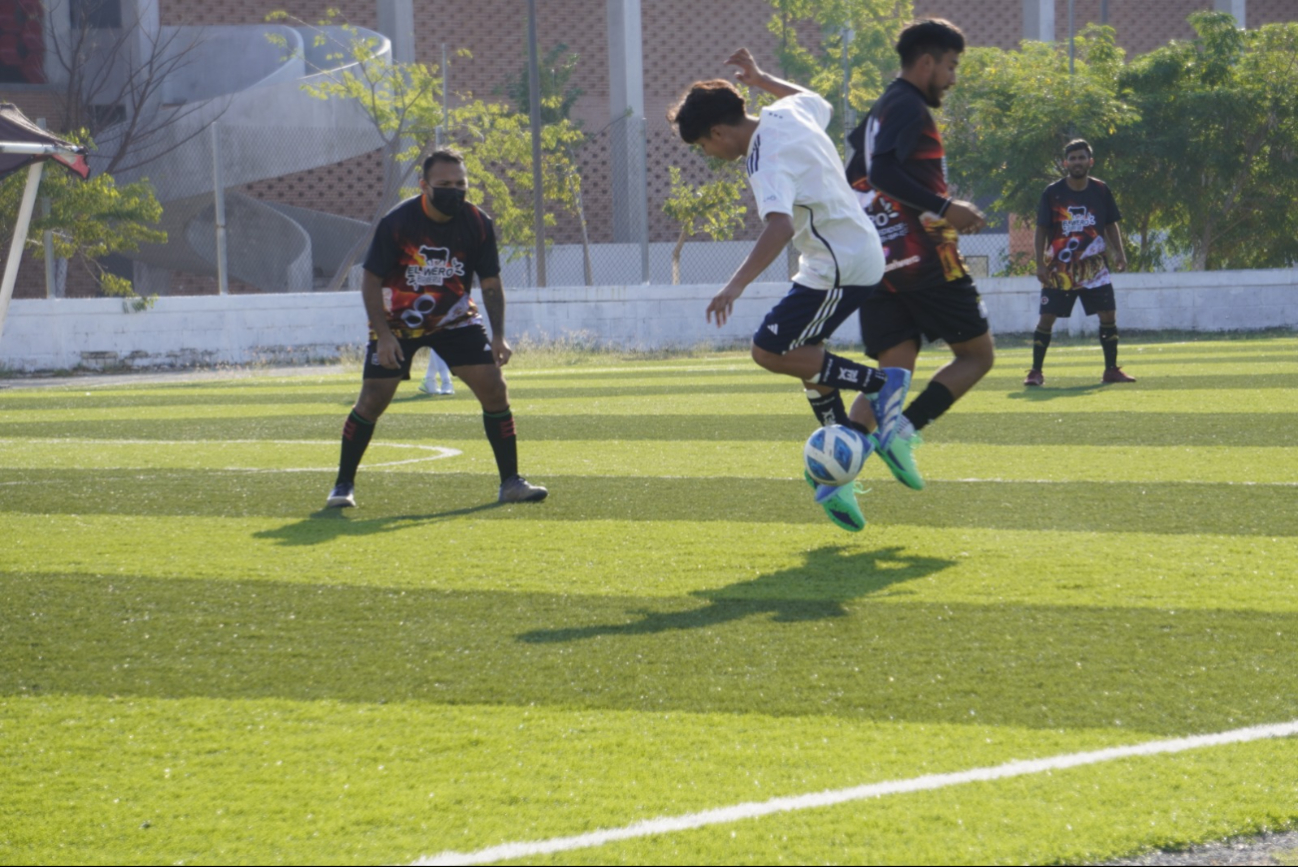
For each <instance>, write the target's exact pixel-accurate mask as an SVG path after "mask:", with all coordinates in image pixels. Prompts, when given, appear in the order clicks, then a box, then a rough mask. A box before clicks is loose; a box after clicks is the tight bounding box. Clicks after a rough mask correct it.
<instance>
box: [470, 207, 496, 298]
mask: <svg viewBox="0 0 1298 867" xmlns="http://www.w3.org/2000/svg"><path fill="white" fill-rule="evenodd" d="M478 218H479V219H481V220H482V238H481V239H480V241H479V244H478V249H477V250H476V251H474V257H473V259H474V261H473V273H474V274H477V275H478V280H479V281H481V280H489V279H491V278H492V277H499V276H500V251H499V249H498V248H497V246H496V226H495V224H494V223H493V222H492V220H491V218H490V217H488V216H487V215H486V214H484V213H482V212H481V211H479V212H478Z"/></svg>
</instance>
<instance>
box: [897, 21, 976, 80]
mask: <svg viewBox="0 0 1298 867" xmlns="http://www.w3.org/2000/svg"><path fill="white" fill-rule="evenodd" d="M948 51H954V52H956V53H957V54H959V53H961V52H963V51H964V33H962V32H961V31H960V28H959V27H956V26H955V25H954V24H952V23H951V22H950V21H947V20H946V19H945V18H921V19H919V20H918V21H912V22H911V23H910V24H907V25H906V29H905V30H903V31H901V36H899V37H897V53H898V54H900V55H901V66H902V68H903V69H906V68H908V67H909V66H910V65H911V64H913V63H914V62H915V61H916V60H919V58H920V56H921V55H924V54H931V55H933V56H934V57H935V58H939V59H940V58H941V57H942V55H943V54H946V53H947V52H948Z"/></svg>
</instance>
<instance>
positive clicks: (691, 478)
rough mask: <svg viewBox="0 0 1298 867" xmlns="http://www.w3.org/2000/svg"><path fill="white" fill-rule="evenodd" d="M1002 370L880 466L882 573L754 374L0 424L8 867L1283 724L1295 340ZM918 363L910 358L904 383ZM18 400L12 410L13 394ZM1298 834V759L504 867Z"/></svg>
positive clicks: (846, 783)
mask: <svg viewBox="0 0 1298 867" xmlns="http://www.w3.org/2000/svg"><path fill="white" fill-rule="evenodd" d="M1028 359H1029V356H1028V350H1026V349H1014V350H1007V351H1003V352H1002V354H1001V356H1000V358H999V362H998V366H997V368H996V370H995V371H993V373H992V374H991V375H990V376H989V377H988V379H987V380H985V381H984V383H983V384H982V385H980V386H979V388H978V389H976V390H975V391H974V392H973V393H971V394H970V395H969V396H968V397H967V398H966V399H965V400H963V401H961V402H960V403H959V404H957V406H956V407H955V409H954V410H952V412H951V413H950V414H949V415H948V416H946V417H945V418H943V419H941V420H939V421H938V422H937V423H936V424H935V425H934V426H932V427H931V428H930V429H929V430H927V431H926V432H925V435H926V439H927V441H928V442H927V444H926V445H925V446H924V447H923V449H922V450H921V451H919V452H918V453H917V454H918V458H919V462H920V466H921V469H922V470H923V471H924V473H925V475H926V477H927V479H928V482H929V487H928V489H927V490H925V491H923V492H921V493H916V492H913V491H910V490H907V489H905V488H903V487H902V486H901V485H899V484H897V483H896V482H894V481H893V480H892V479H891V477H890V476H889V475H888V473H887V470H886V468H885V467H884V466H883V464H882V463H880V462H879V461H878V460H877V459H871V460H870V461H869V462H868V463H867V464H866V469H865V471H864V472H863V474H862V480H863V481H865V482H866V483H867V485H868V486H869V487H871V488H872V491H871V492H870V493H869V494H868V495H866V496H865V497H863V498H862V505H863V508H864V510H865V512H866V515H867V517H868V518H869V520H870V525H869V527H867V529H866V530H865V532H862V533H860V534H849V533H845V532H843V531H841V530H838V529H836V528H835V527H833V526H832V525H831V524H830V523H829V522H828V521H827V520H826V519H825V517H824V514H823V512H822V511H821V510H820V509H819V508H818V507H817V506H815V505H814V504H813V503H812V502H811V496H810V494H811V492H810V490H809V489H808V488H807V487H806V486H805V484H804V482H803V481H802V479H801V464H800V457H801V445H802V441H803V439H805V437H806V436H807V435H808V434H809V433H810V432H811V430H812V429H813V427H814V421H813V419H812V416H811V413H810V411H809V410H808V408H807V405H806V401H805V399H804V398H803V397H802V393H801V389H800V388H799V387H798V386H797V384H796V383H794V382H792V381H791V380H785V379H781V378H780V377H777V376H774V375H772V374H768V373H764V372H762V371H760V370H758V369H757V368H756V367H755V366H754V365H753V364H752V363H751V362H750V361H749V360H748V359H747V357H746V355H744V354H739V353H734V354H725V355H706V356H705V355H699V356H692V357H680V358H670V359H665V360H635V359H620V358H618V357H617V356H613V355H591V356H585V357H579V356H571V357H570V356H561V355H553V354H552V355H544V356H541V357H533V358H530V359H529V358H528V357H527V356H525V355H523V356H520V357H518V358H517V363H516V364H514V365H511V369H510V377H511V378H510V386H511V393H512V401H513V406H514V412H515V415H516V417H517V420H518V429H519V439H520V453H521V457H522V467H523V471H524V473H525V474H526V475H527V476H528V477H529V478H530V479H532V480H533V481H536V482H539V483H541V484H544V485H546V486H548V487H549V489H550V492H551V495H550V499H549V500H548V501H547V502H545V503H542V504H534V505H518V506H509V507H497V506H496V505H495V504H494V500H495V492H496V485H497V480H496V477H495V471H494V464H493V461H492V458H491V453H490V448H489V446H488V445H487V443H486V440H485V438H484V437H483V435H482V423H481V415H480V412H479V410H478V407H477V404H476V402H475V401H474V400H473V399H472V397H471V396H469V395H468V394H467V393H466V392H465V390H464V389H463V388H461V389H460V393H458V394H457V395H456V396H455V397H453V398H422V399H414V398H413V395H414V388H413V385H408V386H405V387H404V388H403V391H402V392H401V397H399V399H398V402H397V403H395V404H394V405H393V408H392V410H390V412H389V414H388V415H387V416H385V417H384V419H383V420H382V421H381V422H380V424H379V427H378V430H377V433H376V436H375V441H374V445H373V446H372V447H371V449H370V452H369V454H368V455H367V461H366V464H365V465H364V466H362V470H361V475H360V477H359V479H358V485H357V498H358V501H359V504H360V505H359V507H358V508H357V509H355V510H349V511H347V512H346V513H345V514H340V513H338V512H337V511H335V512H332V513H326V512H322V511H319V510H320V507H321V505H322V504H323V502H324V498H325V495H326V494H327V493H328V490H329V488H330V486H331V483H332V481H333V474H334V466H335V465H336V460H337V440H338V435H339V432H340V429H341V425H342V422H343V419H344V417H345V415H346V413H347V409H348V407H349V406H350V404H351V401H352V400H353V399H354V397H355V394H356V391H357V388H358V384H359V373H358V372H357V371H355V370H350V371H339V370H337V369H321V370H320V372H318V373H313V374H310V375H297V376H291V377H289V376H285V375H282V374H277V373H276V372H274V371H267V372H265V373H263V374H260V375H255V376H250V377H243V378H237V379H236V378H229V379H212V378H207V379H203V380H199V381H189V380H183V381H182V380H181V379H175V380H168V381H165V382H157V383H144V382H140V383H127V384H105V383H103V382H102V381H97V380H95V379H94V378H87V379H85V380H81V381H78V382H77V384H76V385H71V386H58V387H39V388H29V387H26V386H21V387H11V388H4V389H0V504H2V507H0V540H3V541H2V542H0V545H2V546H3V547H2V548H0V551H2V553H0V599H2V601H3V606H2V609H0V610H2V612H3V613H2V614H0V769H3V770H2V773H3V777H2V778H0V862H4V863H42V864H45V863H68V862H75V863H103V864H118V863H136V862H139V863H159V864H162V863H166V864H174V863H230V862H234V863H256V862H288V863H409V862H411V861H413V860H415V859H417V858H420V857H421V856H436V855H438V854H440V853H445V852H461V853H471V852H475V851H478V850H482V849H486V848H489V847H495V846H498V845H501V844H506V843H513V842H520V843H522V842H535V841H547V840H552V839H554V838H564V837H570V836H574V835H581V834H584V833H587V832H591V831H595V830H597V829H618V828H623V827H625V826H628V825H631V824H633V823H636V822H641V821H644V820H649V819H655V818H658V817H674V816H687V815H690V814H696V813H701V812H705V811H710V810H716V809H719V808H726V807H732V806H735V805H741V804H751V803H759V804H760V803H763V802H767V801H769V800H771V799H774V798H781V797H793V796H800V795H809V794H814V793H818V792H823V791H826V790H840V789H849V788H852V787H857V786H863V785H868V784H883V783H890V782H893V781H902V780H909V779H912V778H916V777H923V776H925V775H932V774H947V773H957V772H963V771H971V770H975V769H980V768H987V767H992V766H998V765H1002V764H1004V763H1007V762H1011V761H1014V760H1028V759H1048V758H1051V757H1057V756H1067V755H1070V754H1075V753H1079V752H1087V751H1093V750H1099V749H1103V748H1107V747H1123V746H1131V745H1137V744H1148V743H1158V742H1163V741H1167V740H1169V739H1174V738H1180V737H1184V736H1189V735H1200V734H1208V733H1215V732H1224V731H1231V730H1235V729H1240V728H1243V727H1249V726H1257V725H1261V724H1270V723H1287V722H1291V721H1294V720H1298V578H1296V577H1295V576H1296V575H1298V434H1295V427H1296V425H1298V339H1295V338H1293V337H1269V338H1264V339H1253V340H1241V339H1236V340H1220V341H1201V342H1187V343H1155V344H1149V345H1146V346H1144V347H1141V346H1139V345H1136V341H1128V342H1127V343H1126V344H1125V345H1124V348H1123V358H1122V361H1123V364H1124V367H1125V368H1126V369H1127V370H1128V371H1129V372H1130V373H1132V374H1133V375H1135V376H1137V377H1138V378H1139V382H1138V383H1136V384H1134V385H1119V386H1100V385H1099V384H1098V383H1099V376H1100V373H1101V361H1100V352H1099V348H1098V345H1092V344H1087V345H1076V346H1067V345H1064V346H1058V347H1055V348H1052V350H1051V353H1050V357H1049V359H1048V361H1047V366H1046V376H1047V387H1046V388H1045V389H1039V390H1032V391H1029V390H1027V389H1024V388H1023V387H1022V386H1021V385H1020V382H1021V380H1022V377H1023V371H1024V370H1025V369H1026V368H1027V367H1028V366H1029V365H1028ZM936 360H940V355H939V354H938V353H930V354H929V355H928V356H927V365H926V366H924V367H921V370H920V371H919V373H918V381H919V382H920V383H921V384H922V382H923V381H925V380H926V379H927V376H928V374H929V373H930V372H931V370H932V366H931V365H932V364H933V363H934V362H935V361H936ZM6 384H8V385H13V384H14V381H12V380H11V381H9V382H8V383H6ZM1296 825H1298V738H1284V739H1264V740H1257V741H1252V742H1247V743H1238V744H1234V745H1225V746H1214V747H1205V748H1200V749H1194V750H1189V751H1186V752H1180V753H1175V754H1164V755H1151V756H1145V757H1133V758H1125V759H1121V760H1115V761H1108V762H1102V763H1098V764H1092V765H1088V766H1084V767H1075V768H1070V769H1055V770H1049V771H1043V772H1040V773H1033V774H1025V775H1022V776H1018V777H1014V778H1009V779H999V780H990V781H983V782H969V783H962V784H958V785H950V786H946V787H943V788H937V789H933V790H930V791H916V792H910V793H900V794H889V795H886V796H882V797H870V798H866V799H863V800H861V799H858V800H851V801H848V802H846V803H839V804H835V805H830V806H812V807H809V808H806V809H790V810H788V811H784V812H777V813H773V814H770V815H764V816H760V817H757V818H740V819H738V820H735V821H725V822H720V823H717V824H709V825H706V826H704V827H698V828H692V829H687V830H676V831H665V832H662V833H652V834H648V835H646V836H642V837H637V838H633V839H626V840H620V841H615V842H610V843H607V844H604V845H600V846H595V847H588V848H580V849H573V850H570V851H560V852H556V853H553V854H548V855H544V854H542V855H531V856H527V857H526V858H524V859H523V861H526V862H528V863H607V862H610V861H611V862H614V863H623V862H624V863H639V864H647V863H682V864H696V863H697V864H767V863H808V862H823V863H890V864H892V863H895V864H912V863H951V862H962V863H993V862H997V863H1007V862H1014V863H1023V862H1033V863H1059V862H1067V863H1077V862H1080V861H1086V860H1101V859H1105V858H1111V857H1114V856H1118V855H1122V854H1125V853H1132V852H1136V851H1140V850H1142V849H1148V848H1150V847H1156V846H1166V845H1173V844H1186V843H1190V842H1194V841H1199V840H1204V839H1209V838H1215V837H1220V836H1224V835H1227V834H1232V833H1238V832H1247V831H1250V830H1256V829H1261V828H1282V827H1294V826H1296Z"/></svg>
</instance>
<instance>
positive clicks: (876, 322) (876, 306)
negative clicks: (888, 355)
mask: <svg viewBox="0 0 1298 867" xmlns="http://www.w3.org/2000/svg"><path fill="white" fill-rule="evenodd" d="M990 330H991V325H990V324H989V323H988V322H987V307H986V305H984V304H983V302H982V299H981V298H979V297H978V290H977V289H976V288H974V283H973V281H972V280H969V279H965V280H957V281H955V282H954V283H944V284H942V285H941V286H932V287H929V288H926V289H907V290H906V291H904V292H883V291H880V292H875V293H874V294H873V295H871V296H870V297H869V298H867V299H866V301H865V303H864V304H862V305H861V336H862V338H864V340H865V354H866V355H868V356H870V357H871V358H878V357H879V355H880V353H882V352H885V351H886V350H889V349H892V348H893V347H894V346H900V345H901V344H903V343H905V342H906V341H908V340H920V338H923V339H924V340H929V341H933V340H945V341H946V342H947V343H948V344H951V343H964V342H965V341H966V340H973V339H974V338H975V337H981V336H982V335H984V334H986V333H987V332H988V331H990Z"/></svg>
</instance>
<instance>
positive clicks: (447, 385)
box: [419, 349, 455, 394]
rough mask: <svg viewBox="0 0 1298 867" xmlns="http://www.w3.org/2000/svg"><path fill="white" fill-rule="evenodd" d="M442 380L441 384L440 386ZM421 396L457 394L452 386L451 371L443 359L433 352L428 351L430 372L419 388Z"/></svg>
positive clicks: (425, 375) (426, 374)
mask: <svg viewBox="0 0 1298 867" xmlns="http://www.w3.org/2000/svg"><path fill="white" fill-rule="evenodd" d="M439 380H440V384H439ZM419 392H420V393H421V394H455V388H454V387H453V386H452V385H451V369H450V368H449V367H447V366H446V362H445V361H443V360H442V357H441V356H440V355H438V354H437V353H436V352H434V351H433V350H431V349H430V350H428V372H427V373H425V374H424V381H423V382H422V383H421V384H420V386H419Z"/></svg>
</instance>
